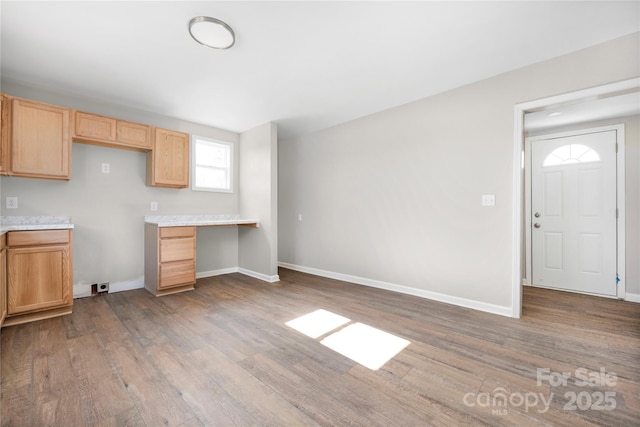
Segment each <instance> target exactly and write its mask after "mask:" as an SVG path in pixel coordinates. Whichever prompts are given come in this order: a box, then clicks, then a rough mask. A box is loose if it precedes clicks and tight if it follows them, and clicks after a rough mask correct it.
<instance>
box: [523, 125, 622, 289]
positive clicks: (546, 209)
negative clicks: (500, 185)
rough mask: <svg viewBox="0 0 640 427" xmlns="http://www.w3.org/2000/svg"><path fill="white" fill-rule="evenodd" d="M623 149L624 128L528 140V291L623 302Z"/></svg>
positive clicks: (607, 128)
mask: <svg viewBox="0 0 640 427" xmlns="http://www.w3.org/2000/svg"><path fill="white" fill-rule="evenodd" d="M578 127H580V128H581V127H582V126H581V125H578ZM624 142H625V141H624V125H614V126H603V127H598V128H587V129H581V130H577V131H568V132H562V133H557V132H556V133H547V132H542V135H539V136H530V137H528V138H526V140H525V168H524V170H525V197H524V205H525V209H524V212H525V239H524V243H525V244H524V246H525V254H526V257H525V277H524V280H523V284H525V285H532V286H536V287H542V288H550V289H557V290H564V291H572V292H579V293H587V294H592V295H598V296H605V297H612V298H616V297H617V298H624V296H625V295H624V290H625V289H624V285H625V282H624V277H625V275H624V271H625V265H624V260H625V246H624V244H622V245H620V246H619V245H618V241H619V240H620V239H622V240H623V242H624V236H625V221H624V213H625V198H624V194H625V191H624V188H625V187H624V185H625V179H624V178H625V173H624V165H625V161H624V160H625V158H624V157H625V155H624V153H625V151H624V148H625V144H624ZM619 212H622V217H620V214H619ZM620 272H621V274H618V273H620Z"/></svg>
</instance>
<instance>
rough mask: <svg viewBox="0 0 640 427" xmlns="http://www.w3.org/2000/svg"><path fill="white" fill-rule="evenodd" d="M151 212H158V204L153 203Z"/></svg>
mask: <svg viewBox="0 0 640 427" xmlns="http://www.w3.org/2000/svg"><path fill="white" fill-rule="evenodd" d="M151 210H152V211H157V210H158V202H151Z"/></svg>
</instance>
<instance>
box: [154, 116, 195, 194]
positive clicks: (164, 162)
mask: <svg viewBox="0 0 640 427" xmlns="http://www.w3.org/2000/svg"><path fill="white" fill-rule="evenodd" d="M147 185H150V186H154V187H171V188H186V187H188V186H189V134H186V133H182V132H175V131H172V130H167V129H160V128H154V135H153V147H152V150H151V151H150V152H149V153H148V154H147Z"/></svg>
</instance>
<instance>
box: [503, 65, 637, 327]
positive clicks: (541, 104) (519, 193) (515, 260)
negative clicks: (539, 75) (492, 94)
mask: <svg viewBox="0 0 640 427" xmlns="http://www.w3.org/2000/svg"><path fill="white" fill-rule="evenodd" d="M639 89H640V77H637V78H633V79H629V80H623V81H619V82H615V83H610V84H606V85H602V86H597V87H593V88H589V89H584V90H579V91H576V92H571V93H567V94H563V95H557V96H552V97H548V98H542V99H538V100H535V101H529V102H524V103H520V104H516V105H515V106H514V107H513V150H512V156H513V157H512V165H513V169H512V183H513V185H512V209H511V218H512V221H511V227H512V228H511V229H512V233H511V237H512V238H511V254H512V258H511V317H515V318H520V317H521V316H522V278H523V276H524V271H523V268H522V264H523V263H522V260H523V250H524V249H523V248H524V245H523V240H524V231H525V228H526V227H525V219H524V216H523V211H524V154H525V150H524V141H525V137H524V115H525V114H526V113H530V112H535V111H543V110H547V109H550V108H552V107H554V106H558V105H562V104H567V103H575V102H581V101H585V100H591V99H598V98H606V97H610V96H616V95H622V94H625V93H631V92H638V90H639ZM622 182H623V183H624V179H623V180H622ZM618 191H620V188H619V189H618ZM623 194H624V193H623ZM620 214H621V215H624V210H622V212H620ZM622 222H623V224H624V220H623V221H622ZM621 242H622V247H624V236H623V238H622V240H618V246H620V244H621ZM623 261H624V260H623Z"/></svg>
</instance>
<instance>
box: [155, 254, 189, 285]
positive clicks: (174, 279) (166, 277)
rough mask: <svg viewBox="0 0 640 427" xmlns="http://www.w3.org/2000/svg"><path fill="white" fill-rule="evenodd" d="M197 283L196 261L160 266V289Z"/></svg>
mask: <svg viewBox="0 0 640 427" xmlns="http://www.w3.org/2000/svg"><path fill="white" fill-rule="evenodd" d="M195 281H196V263H195V261H193V260H191V261H178V262H171V263H165V264H160V280H159V281H158V288H159V289H163V288H168V287H171V286H178V285H186V284H190V283H195Z"/></svg>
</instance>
